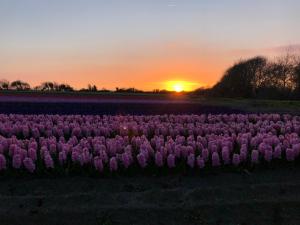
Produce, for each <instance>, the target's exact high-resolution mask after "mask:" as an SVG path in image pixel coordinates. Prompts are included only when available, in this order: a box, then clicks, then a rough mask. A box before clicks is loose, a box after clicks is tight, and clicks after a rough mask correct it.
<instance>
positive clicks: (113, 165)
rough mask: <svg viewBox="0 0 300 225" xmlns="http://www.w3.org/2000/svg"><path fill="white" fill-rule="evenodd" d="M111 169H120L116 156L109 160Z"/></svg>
mask: <svg viewBox="0 0 300 225" xmlns="http://www.w3.org/2000/svg"><path fill="white" fill-rule="evenodd" d="M109 169H110V171H111V172H113V171H117V170H118V161H117V158H116V157H111V158H110V160H109Z"/></svg>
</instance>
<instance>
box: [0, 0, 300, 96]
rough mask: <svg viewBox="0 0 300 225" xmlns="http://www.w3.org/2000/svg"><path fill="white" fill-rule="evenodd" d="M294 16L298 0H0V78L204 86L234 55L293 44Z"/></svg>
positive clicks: (78, 84)
mask: <svg viewBox="0 0 300 225" xmlns="http://www.w3.org/2000/svg"><path fill="white" fill-rule="evenodd" d="M299 22H300V1H299V0H252V1H247V0H224V1H220V0H172V1H171V0H147V1H146V0H0V78H1V79H7V80H10V81H12V80H16V79H21V80H24V81H27V82H29V83H30V84H31V85H32V86H35V85H38V84H40V83H41V82H42V81H56V82H59V83H68V84H70V85H72V86H74V87H75V88H82V87H86V86H87V85H88V84H89V83H91V84H96V85H97V86H98V88H103V87H104V88H108V89H114V88H115V87H135V88H138V89H143V90H152V89H155V88H159V89H163V88H168V85H169V84H170V82H171V83H172V82H174V81H185V82H186V83H185V85H186V87H185V88H186V89H194V88H197V87H200V86H211V85H213V84H214V83H215V82H216V81H217V80H218V79H219V78H220V77H221V75H222V74H223V72H224V71H225V70H226V68H227V67H229V66H230V65H232V64H233V63H234V62H235V61H237V60H239V59H240V58H246V57H250V56H255V55H257V54H260V55H266V56H270V57H275V56H276V55H278V54H281V53H284V52H285V51H286V50H287V48H292V49H293V50H294V51H300V28H299ZM288 46H291V47H288Z"/></svg>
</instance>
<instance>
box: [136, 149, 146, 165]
mask: <svg viewBox="0 0 300 225" xmlns="http://www.w3.org/2000/svg"><path fill="white" fill-rule="evenodd" d="M136 158H137V161H138V163H139V165H140V166H141V167H142V168H145V167H146V166H147V161H146V157H145V155H144V154H143V153H140V154H138V155H137V157H136Z"/></svg>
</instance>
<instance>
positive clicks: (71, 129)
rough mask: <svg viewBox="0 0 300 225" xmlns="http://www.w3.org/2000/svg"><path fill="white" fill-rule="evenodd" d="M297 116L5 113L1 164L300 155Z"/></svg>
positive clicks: (0, 119)
mask: <svg viewBox="0 0 300 225" xmlns="http://www.w3.org/2000/svg"><path fill="white" fill-rule="evenodd" d="M299 134H300V118H299V117H298V116H291V115H278V114H261V115H256V114H249V115H239V114H230V115H226V114H224V115H204V114H203V115H178V116H176V115H155V116H78V115H71V116H58V115H3V114H2V115H0V170H7V169H13V170H24V169H25V170H27V171H29V172H31V173H34V172H35V171H36V170H37V169H38V168H39V169H41V170H51V169H56V168H59V169H65V168H67V167H70V166H71V167H72V166H77V167H78V166H79V167H82V168H86V167H93V168H94V169H95V170H97V171H99V172H103V171H104V170H108V171H117V170H120V169H122V170H126V169H128V168H129V167H131V166H133V165H135V166H138V167H140V168H141V169H144V168H146V167H150V168H151V167H159V168H161V167H168V168H175V167H176V166H178V165H179V164H181V165H182V164H184V165H186V166H188V167H190V168H195V169H196V168H198V169H202V168H205V167H219V166H222V165H231V166H239V165H240V164H243V165H251V164H252V165H253V164H258V163H259V162H263V161H265V162H271V161H272V160H286V161H295V160H296V159H297V158H298V157H299V155H300V138H299Z"/></svg>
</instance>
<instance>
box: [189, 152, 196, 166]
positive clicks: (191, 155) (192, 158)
mask: <svg viewBox="0 0 300 225" xmlns="http://www.w3.org/2000/svg"><path fill="white" fill-rule="evenodd" d="M187 164H188V165H189V167H191V168H194V166H195V155H194V154H189V156H188V158H187Z"/></svg>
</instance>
